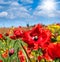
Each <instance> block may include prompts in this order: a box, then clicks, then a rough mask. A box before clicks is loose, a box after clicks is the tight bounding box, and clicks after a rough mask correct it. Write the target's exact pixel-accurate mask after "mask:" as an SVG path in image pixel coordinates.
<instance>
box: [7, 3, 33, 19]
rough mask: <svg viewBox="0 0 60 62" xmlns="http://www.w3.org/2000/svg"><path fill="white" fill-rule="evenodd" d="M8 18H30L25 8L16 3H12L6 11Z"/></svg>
mask: <svg viewBox="0 0 60 62" xmlns="http://www.w3.org/2000/svg"><path fill="white" fill-rule="evenodd" d="M7 12H8V16H7V18H10V19H15V18H25V19H26V18H32V16H31V15H30V14H29V11H28V10H27V8H26V7H24V6H22V5H21V4H18V3H17V2H13V3H12V4H11V6H10V7H9V9H8V10H7Z"/></svg>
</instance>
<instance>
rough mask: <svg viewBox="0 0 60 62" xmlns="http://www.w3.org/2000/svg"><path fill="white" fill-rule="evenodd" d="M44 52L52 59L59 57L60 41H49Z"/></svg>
mask: <svg viewBox="0 0 60 62" xmlns="http://www.w3.org/2000/svg"><path fill="white" fill-rule="evenodd" d="M46 53H47V54H48V55H49V56H50V57H51V58H52V59H56V58H59V59H60V43H56V44H54V43H51V44H50V45H49V46H48V48H47V50H46Z"/></svg>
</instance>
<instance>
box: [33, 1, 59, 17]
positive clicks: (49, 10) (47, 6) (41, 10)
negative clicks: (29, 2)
mask: <svg viewBox="0 0 60 62" xmlns="http://www.w3.org/2000/svg"><path fill="white" fill-rule="evenodd" d="M58 3H59V2H58ZM58 3H57V2H56V1H55V0H43V1H42V3H41V4H39V5H38V7H37V8H36V10H35V11H34V13H33V14H34V15H35V16H44V17H57V16H58V17H59V16H60V13H59V12H60V11H59V10H57V8H56V7H57V4H58Z"/></svg>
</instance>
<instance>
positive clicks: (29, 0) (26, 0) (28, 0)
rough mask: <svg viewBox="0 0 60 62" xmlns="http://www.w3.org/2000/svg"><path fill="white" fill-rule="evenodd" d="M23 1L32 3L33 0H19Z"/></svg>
mask: <svg viewBox="0 0 60 62" xmlns="http://www.w3.org/2000/svg"><path fill="white" fill-rule="evenodd" d="M21 2H23V3H33V0H21Z"/></svg>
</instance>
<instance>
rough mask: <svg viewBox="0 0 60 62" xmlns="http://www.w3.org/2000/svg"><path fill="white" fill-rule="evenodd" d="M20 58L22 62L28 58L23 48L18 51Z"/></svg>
mask: <svg viewBox="0 0 60 62" xmlns="http://www.w3.org/2000/svg"><path fill="white" fill-rule="evenodd" d="M18 58H19V60H20V62H25V60H26V58H25V56H24V54H23V52H22V51H21V50H20V51H19V52H18Z"/></svg>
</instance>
